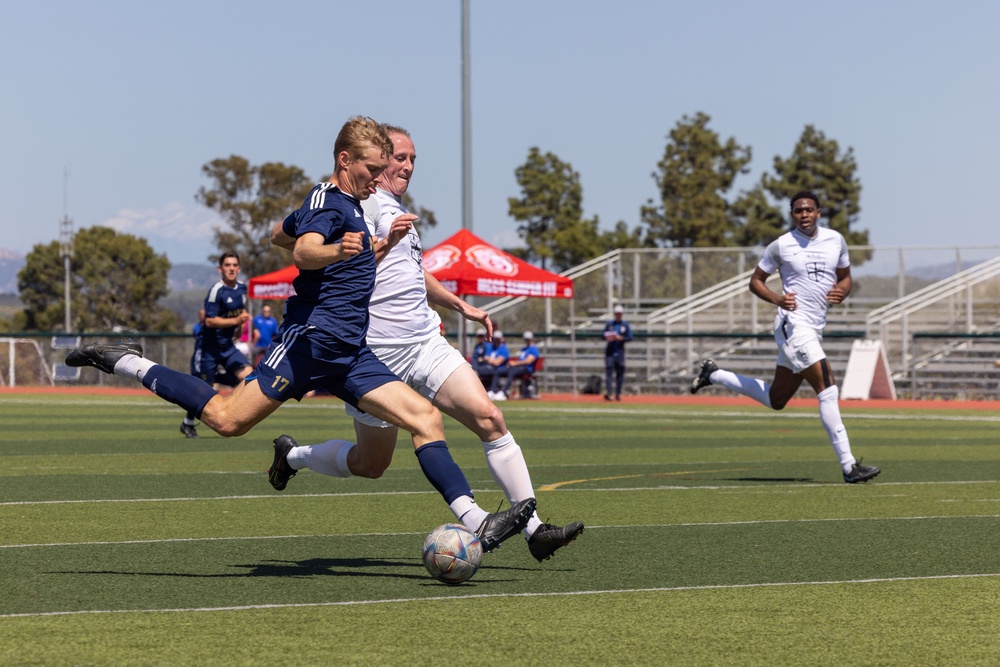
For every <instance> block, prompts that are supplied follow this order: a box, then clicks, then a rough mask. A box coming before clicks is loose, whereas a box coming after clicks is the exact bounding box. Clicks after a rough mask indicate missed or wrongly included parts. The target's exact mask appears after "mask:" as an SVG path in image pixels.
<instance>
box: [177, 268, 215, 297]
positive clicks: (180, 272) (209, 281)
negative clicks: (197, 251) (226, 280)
mask: <svg viewBox="0 0 1000 667" xmlns="http://www.w3.org/2000/svg"><path fill="white" fill-rule="evenodd" d="M218 279H219V269H218V268H217V267H215V266H212V265H211V264H208V263H205V264H174V265H172V266H171V267H170V272H169V273H167V287H169V288H170V291H171V292H184V291H187V290H201V291H202V292H206V293H207V292H208V288H209V287H211V286H212V285H213V284H214V283H215V281H217V280H218Z"/></svg>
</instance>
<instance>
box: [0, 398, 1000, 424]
mask: <svg viewBox="0 0 1000 667" xmlns="http://www.w3.org/2000/svg"><path fill="white" fill-rule="evenodd" d="M155 400H156V398H155V397H154V396H150V397H148V398H146V397H109V399H108V400H101V399H91V398H81V399H80V400H73V399H72V397H60V398H59V399H58V400H44V399H36V398H8V397H3V398H2V399H0V403H2V404H5V405H42V406H54V405H78V406H102V405H103V406H108V405H115V406H119V407H120V406H121V405H122V404H123V403H130V404H132V405H135V406H145V407H147V408H150V409H157V408H163V409H164V410H166V411H170V412H176V411H177V408H176V407H174V406H172V405H169V404H164V403H162V402H159V403H157V402H155ZM699 407H700V406H699ZM859 407H863V406H859ZM282 409H283V410H337V411H340V412H341V413H343V407H342V406H341V404H340V403H286V404H285V405H284V406H282ZM791 409H792V410H800V411H801V412H789V411H787V410H785V411H782V413H781V415H780V417H779V418H780V419H789V418H791V419H816V412H815V410H814V409H811V408H805V407H801V408H791ZM926 409H927V410H933V407H928V408H926ZM842 410H843V412H844V413H845V414H846V415H847V416H848V417H849V419H851V420H854V419H873V420H887V421H893V420H896V421H945V422H989V423H996V422H1000V415H991V414H989V413H984V414H982V415H951V414H942V413H931V414H902V413H891V412H885V413H883V412H871V413H861V412H854V411H853V410H852V409H851V406H847V407H842ZM517 412H518V413H525V414H532V413H536V414H566V415H575V414H602V415H609V416H622V417H628V416H633V415H648V416H652V417H684V418H686V419H694V420H697V419H699V418H701V419H711V418H713V417H740V418H749V419H768V418H772V417H775V416H777V413H775V412H774V411H771V410H765V409H764V408H759V409H750V410H740V409H735V410H733V409H725V410H711V409H698V410H692V409H678V408H669V409H656V408H655V407H649V408H638V407H635V408H632V407H629V408H625V407H614V408H606V407H602V406H591V405H585V406H580V407H562V406H551V407H547V406H532V407H520V406H517Z"/></svg>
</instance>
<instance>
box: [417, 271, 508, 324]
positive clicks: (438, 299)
mask: <svg viewBox="0 0 1000 667" xmlns="http://www.w3.org/2000/svg"><path fill="white" fill-rule="evenodd" d="M424 286H425V287H426V288H427V300H428V301H429V302H430V303H433V304H434V305H436V306H443V307H444V308H447V309H449V310H454V311H455V312H457V313H460V314H461V315H462V317H464V318H465V319H467V320H471V321H473V322H479V323H480V324H482V325H483V327H485V329H486V340H488V341H490V340H493V320H491V319H490V314H489V313H487V312H486V311H485V310H482V309H480V308H476V307H475V306H473V305H472V304H470V303H468V302H466V301H465V300H463V299H461V298H459V297H458V296H457V295H455V294H452V293H451V292H449V291H448V290H446V289H445V287H444V285H442V284H441V281H440V280H438V279H437V278H435V277H434V276H432V275H431V274H429V273H427V271H424Z"/></svg>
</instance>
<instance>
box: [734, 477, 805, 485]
mask: <svg viewBox="0 0 1000 667" xmlns="http://www.w3.org/2000/svg"><path fill="white" fill-rule="evenodd" d="M723 481H726V482H773V483H781V484H795V483H798V484H816V483H817V482H816V480H815V479H813V478H812V477H726V478H723Z"/></svg>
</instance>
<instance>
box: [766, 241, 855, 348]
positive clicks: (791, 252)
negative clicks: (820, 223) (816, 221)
mask: <svg viewBox="0 0 1000 667" xmlns="http://www.w3.org/2000/svg"><path fill="white" fill-rule="evenodd" d="M850 265H851V261H850V259H849V258H848V256H847V241H845V240H844V237H843V236H842V235H841V234H840V232H838V231H835V230H833V229H829V228H828V227H817V228H816V234H815V236H811V237H809V236H806V235H805V234H803V233H802V232H800V231H799V230H798V229H793V230H792V231H790V232H786V233H785V234H782V235H781V236H779V237H778V238H777V239H776V240H775V241H774V242H772V243H771V244H770V245H768V246H767V249H766V250H765V251H764V256H763V257H762V258H761V260H760V263H759V264H758V265H757V266H758V267H759V268H760V269H761V270H762V271H764V272H765V273H767V274H768V275H770V274H772V273H774V272H775V271H778V272H779V274H780V275H781V287H782V289H783V290H784V291H785V293H786V294H787V293H788V292H795V304H796V308H795V310H793V311H786V310H784V309H782V308H779V309H778V313H779V315H781V316H782V317H786V318H788V320H790V321H791V322H794V323H801V324H805V325H806V326H810V327H812V328H814V329H819V330H822V329H823V328H824V327H825V326H826V311H827V309H828V308H829V307H830V304H829V303H827V300H826V295H827V292H829V291H830V290H831V289H833V286H834V285H836V284H837V269H843V268H846V267H848V266H850Z"/></svg>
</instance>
